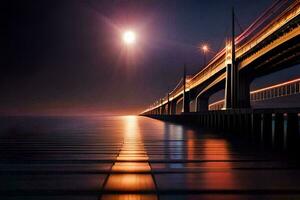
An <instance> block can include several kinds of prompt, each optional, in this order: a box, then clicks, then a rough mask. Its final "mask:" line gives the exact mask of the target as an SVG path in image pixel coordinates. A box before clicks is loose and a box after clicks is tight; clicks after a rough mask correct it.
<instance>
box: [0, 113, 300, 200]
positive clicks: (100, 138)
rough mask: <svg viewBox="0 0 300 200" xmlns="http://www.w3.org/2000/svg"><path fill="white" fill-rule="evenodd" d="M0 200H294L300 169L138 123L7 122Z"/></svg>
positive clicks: (222, 142)
mask: <svg viewBox="0 0 300 200" xmlns="http://www.w3.org/2000/svg"><path fill="white" fill-rule="evenodd" d="M0 131H1V132H0V133H1V134H0V144H1V145H0V149H1V151H0V180H1V181H0V199H5V200H6V199H8V200H15V199H22V200H23V199H34V200H35V199H39V200H43V199H47V200H48V199H56V200H60V199H64V200H66V199H72V200H73V199H75V200H76V199H80V200H82V199H83V200H85V199H88V200H90V199H94V200H96V199H104V200H107V199H108V200H109V199H125V200H129V199H130V200H131V199H132V200H144V199H145V200H148V199H149V200H154V199H300V162H299V161H298V158H297V156H296V157H291V156H289V158H288V157H287V156H286V155H285V154H282V153H281V154H278V153H274V152H271V151H266V150H262V149H260V148H258V147H256V146H253V145H250V144H247V143H245V142H241V141H236V140H235V141H233V140H232V139H226V137H224V136H223V135H222V134H221V133H211V132H210V131H207V130H201V129H200V130H196V129H192V128H189V127H184V126H181V125H178V124H172V123H165V122H162V121H158V120H154V119H150V118H145V117H137V116H122V117H120V116H105V117H26V118H24V117H23V118H22V117H9V118H8V117H6V118H1V122H0Z"/></svg>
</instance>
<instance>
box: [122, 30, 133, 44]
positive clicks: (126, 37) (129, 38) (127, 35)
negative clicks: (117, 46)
mask: <svg viewBox="0 0 300 200" xmlns="http://www.w3.org/2000/svg"><path fill="white" fill-rule="evenodd" d="M123 42H124V43H125V44H126V45H132V44H134V43H135V42H136V35H135V32H133V31H130V30H128V31H125V32H124V33H123Z"/></svg>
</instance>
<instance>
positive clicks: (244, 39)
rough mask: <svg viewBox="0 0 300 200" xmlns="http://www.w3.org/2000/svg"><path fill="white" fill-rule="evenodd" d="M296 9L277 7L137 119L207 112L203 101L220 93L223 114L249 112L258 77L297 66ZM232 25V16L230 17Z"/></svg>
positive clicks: (299, 10) (289, 4) (286, 4)
mask: <svg viewBox="0 0 300 200" xmlns="http://www.w3.org/2000/svg"><path fill="white" fill-rule="evenodd" d="M299 15H300V3H299V1H277V2H275V3H274V4H273V5H272V6H271V7H270V8H269V9H268V10H267V11H265V12H264V13H263V14H262V15H261V16H260V17H259V18H258V19H257V20H256V21H255V22H253V23H252V24H251V25H250V26H249V27H248V28H247V29H246V30H245V31H244V32H243V33H241V34H240V35H239V36H237V37H235V34H234V32H235V30H234V20H232V21H233V23H232V29H233V30H232V38H234V39H231V41H228V42H227V44H226V46H225V47H224V49H223V50H221V51H220V52H218V53H217V54H216V55H215V56H214V57H213V58H212V59H211V61H210V62H209V63H208V64H207V65H206V66H205V67H204V68H203V69H202V70H201V71H200V72H199V73H197V74H195V75H194V76H187V75H186V73H185V70H184V75H183V78H182V80H181V81H180V82H179V83H178V85H177V86H176V87H175V88H174V89H173V90H172V91H170V92H169V93H168V94H167V95H166V96H165V97H162V98H161V99H159V100H158V101H156V102H155V103H154V104H152V105H151V106H150V107H149V108H148V109H146V110H145V111H143V112H142V114H144V115H147V114H171V115H172V114H176V113H178V111H180V110H181V112H182V113H189V112H191V111H194V112H195V111H196V112H201V111H207V110H208V109H209V105H208V100H209V97H210V96H211V95H212V94H214V93H216V92H218V91H220V90H222V89H225V96H224V105H223V109H225V110H229V109H241V108H250V100H251V95H250V84H251V82H252V81H253V80H254V79H255V78H258V77H261V76H264V75H267V74H270V73H273V72H276V71H279V70H281V69H283V68H287V67H291V66H294V65H296V64H298V63H300V26H299V24H300V16H299ZM232 18H233V19H234V16H233V17H232Z"/></svg>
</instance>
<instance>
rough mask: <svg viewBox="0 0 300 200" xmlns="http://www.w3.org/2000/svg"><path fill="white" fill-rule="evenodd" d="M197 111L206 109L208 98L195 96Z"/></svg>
mask: <svg viewBox="0 0 300 200" xmlns="http://www.w3.org/2000/svg"><path fill="white" fill-rule="evenodd" d="M196 108H197V112H200V111H207V110H208V98H206V97H200V96H198V97H197V98H196Z"/></svg>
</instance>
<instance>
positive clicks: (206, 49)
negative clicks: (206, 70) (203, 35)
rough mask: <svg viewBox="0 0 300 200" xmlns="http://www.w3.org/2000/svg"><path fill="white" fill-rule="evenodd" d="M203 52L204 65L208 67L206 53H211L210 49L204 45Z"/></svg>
mask: <svg viewBox="0 0 300 200" xmlns="http://www.w3.org/2000/svg"><path fill="white" fill-rule="evenodd" d="M201 50H202V52H203V65H204V66H205V65H206V53H207V52H208V51H209V48H208V46H207V45H206V44H204V45H202V47H201Z"/></svg>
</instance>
